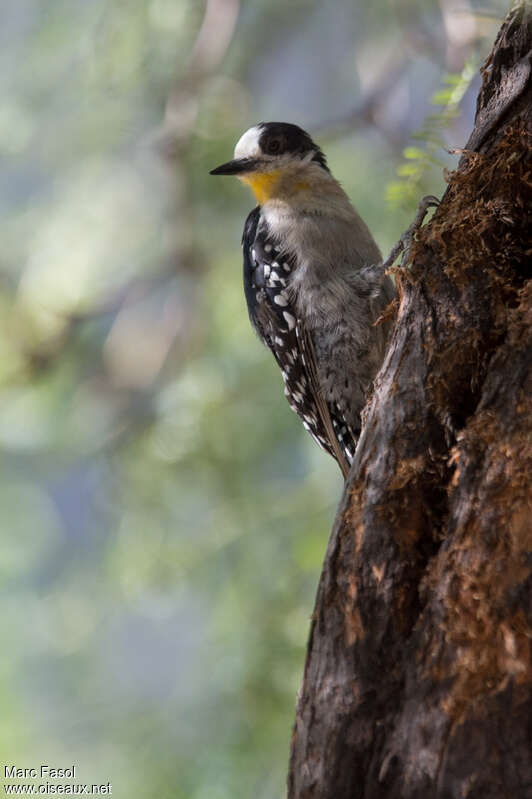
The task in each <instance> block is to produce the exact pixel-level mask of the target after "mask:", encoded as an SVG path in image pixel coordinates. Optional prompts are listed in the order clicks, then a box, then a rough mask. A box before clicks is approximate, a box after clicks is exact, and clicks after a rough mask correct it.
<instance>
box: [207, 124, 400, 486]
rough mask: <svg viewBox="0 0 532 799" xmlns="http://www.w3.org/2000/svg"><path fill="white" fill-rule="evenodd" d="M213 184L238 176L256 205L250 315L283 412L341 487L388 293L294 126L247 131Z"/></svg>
mask: <svg viewBox="0 0 532 799" xmlns="http://www.w3.org/2000/svg"><path fill="white" fill-rule="evenodd" d="M210 174H211V175H236V176H237V177H238V178H239V179H240V180H241V181H243V182H244V183H246V184H248V185H249V186H250V187H251V189H252V191H253V193H254V195H255V198H256V200H257V203H258V205H257V207H256V208H254V210H253V211H251V213H250V214H249V216H248V218H247V219H246V222H245V225H244V233H243V236H242V247H243V255H244V292H245V296H246V301H247V306H248V312H249V317H250V320H251V323H252V325H253V327H254V328H255V330H256V332H257V333H258V335H259V337H260V338H261V339H262V341H263V342H264V344H266V346H268V347H269V348H270V350H271V351H272V353H273V355H274V357H275V359H276V361H277V363H278V365H279V367H280V369H281V373H282V376H283V380H284V384H285V394H286V396H287V398H288V401H289V403H290V406H291V407H292V409H293V410H294V411H295V412H296V413H297V414H298V415H299V417H300V418H301V420H302V422H303V425H304V427H305V429H306V430H308V432H309V433H310V434H311V435H312V437H313V438H314V439H315V441H316V442H317V443H318V444H319V445H320V446H321V447H322V448H323V449H324V450H325V451H326V452H328V453H329V454H330V455H332V456H333V457H334V458H335V459H336V460H337V462H338V464H339V466H340V468H341V470H342V473H343V475H344V477H345V476H346V475H347V472H348V470H349V465H350V464H351V462H352V460H353V455H354V452H355V446H356V442H357V438H358V435H359V433H360V426H361V422H360V413H361V411H362V408H363V407H364V404H365V400H366V397H367V395H368V392H369V390H370V388H371V385H372V382H373V379H374V377H375V375H376V373H377V371H378V369H379V367H380V365H381V363H382V361H383V358H384V353H385V346H386V340H387V336H388V332H389V325H390V323H389V322H381V323H379V324H375V323H376V321H377V319H378V318H379V317H380V316H381V314H382V313H383V311H384V309H385V308H386V306H387V305H388V304H389V303H390V301H391V300H392V299H393V297H394V293H395V290H394V285H393V282H392V281H391V280H390V278H389V277H387V276H385V275H384V269H383V267H382V258H381V253H380V251H379V248H378V247H377V244H376V243H375V241H374V239H373V237H372V235H371V233H370V231H369V229H368V227H367V225H366V224H365V223H364V222H363V221H362V219H361V217H360V216H359V215H358V213H357V212H356V211H355V209H354V207H353V206H352V205H351V202H350V201H349V198H348V197H347V195H346V193H345V192H344V190H343V189H342V187H341V186H340V184H339V183H338V181H337V180H335V179H334V177H333V176H332V174H331V172H330V170H329V167H328V166H327V161H326V158H325V155H324V154H323V152H322V151H321V149H320V148H319V147H318V145H317V144H315V143H314V142H313V141H312V139H311V137H310V136H309V134H308V133H306V132H305V131H304V130H302V128H300V127H298V126H297V125H292V124H289V123H286V122H261V123H260V124H258V125H255V126H253V127H252V128H250V129H249V130H247V131H246V132H245V133H244V134H243V135H242V136H241V138H240V139H239V141H238V142H237V145H236V147H235V152H234V159H233V160H232V161H228V162H227V163H225V164H222V166H219V167H217V168H216V169H213V170H212V171H211V173H210Z"/></svg>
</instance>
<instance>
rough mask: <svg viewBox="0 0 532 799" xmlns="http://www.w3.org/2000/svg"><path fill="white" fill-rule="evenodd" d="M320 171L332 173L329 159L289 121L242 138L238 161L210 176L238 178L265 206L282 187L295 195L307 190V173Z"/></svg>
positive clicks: (260, 127)
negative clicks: (328, 162) (328, 165)
mask: <svg viewBox="0 0 532 799" xmlns="http://www.w3.org/2000/svg"><path fill="white" fill-rule="evenodd" d="M307 167H308V168H309V169H306V168H307ZM316 168H317V169H318V170H323V172H324V173H325V174H327V175H328V174H329V169H328V167H327V162H326V160H325V156H324V155H323V153H322V151H321V150H320V148H319V147H318V145H317V144H315V143H314V142H313V141H312V139H311V137H310V136H309V134H308V133H306V132H305V131H304V130H303V129H302V128H299V127H298V126H297V125H291V124H289V123H288V122H260V123H259V124H258V125H254V126H253V127H252V128H249V130H247V131H246V132H245V133H244V134H243V136H241V137H240V139H239V140H238V142H237V145H236V147H235V157H234V159H233V160H232V161H228V162H227V163H226V164H222V165H221V166H219V167H217V168H216V169H213V170H212V171H211V173H210V174H211V175H236V177H238V178H240V180H242V181H243V182H244V183H247V184H248V185H249V186H251V188H252V189H253V193H254V194H255V197H256V198H257V202H258V203H259V204H260V205H262V204H263V203H265V202H267V201H268V200H269V199H271V198H272V197H274V196H276V194H277V193H278V191H279V190H280V187H281V186H283V188H284V190H286V189H287V188H288V189H289V190H290V191H291V192H292V191H298V189H305V188H306V183H305V172H306V171H308V172H310V171H315V170H316Z"/></svg>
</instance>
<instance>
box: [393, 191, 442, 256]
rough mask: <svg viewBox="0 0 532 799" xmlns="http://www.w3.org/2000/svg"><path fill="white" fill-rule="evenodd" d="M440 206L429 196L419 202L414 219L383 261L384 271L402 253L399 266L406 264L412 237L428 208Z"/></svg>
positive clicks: (437, 201) (434, 198) (432, 196)
mask: <svg viewBox="0 0 532 799" xmlns="http://www.w3.org/2000/svg"><path fill="white" fill-rule="evenodd" d="M439 204H440V201H439V200H438V198H437V197H434V195H432V194H429V195H427V196H426V197H423V199H422V200H421V201H420V203H419V205H418V207H417V211H416V215H415V217H414V221H413V222H412V224H411V225H410V227H409V228H408V230H406V231H405V232H404V233H403V235H402V236H401V238H400V239H399V241H398V242H397V244H396V245H395V246H394V247H392V250H391V252H390V254H389V256H388V258H387V259H386V260H385V261H384V263H383V267H384V269H389V268H390V267H391V266H392V264H393V263H394V261H395V259H396V258H397V256H398V255H399V254H400V253H401V252H402V253H403V257H402V258H401V266H403V265H404V264H406V263H408V256H409V254H410V248H411V246H412V242H413V241H414V236H415V235H416V233H417V231H418V230H419V228H420V227H421V225H422V224H423V220H424V219H425V217H426V215H427V211H428V210H429V208H436V207H437V206H438V205H439Z"/></svg>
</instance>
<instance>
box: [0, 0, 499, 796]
mask: <svg viewBox="0 0 532 799" xmlns="http://www.w3.org/2000/svg"><path fill="white" fill-rule="evenodd" d="M451 5H452V4H451ZM464 7H465V8H466V11H467V9H468V8H469V6H468V4H467V3H466V4H465V6H464ZM499 10H501V9H499ZM470 11H471V10H470ZM470 11H469V12H468V13H469V16H468V17H467V24H468V25H469V28H468V30H469V31H470V35H469V34H468V35H469V38H468V39H467V37H466V38H465V39H464V36H463V35H458V34H453V33H452V30H453V28H452V26H450V25H449V24H448V21H449V19H451V20H452V9H450V4H449V3H448V2H443V0H441V2H439V3H438V2H435V0H434V2H429V0H426V2H425V1H422V0H417V2H416V0H401V2H394V1H393V0H389V1H388V0H377V2H372V3H371V4H366V3H363V2H352V0H338V2H336V3H335V4H334V5H333V6H325V5H323V4H320V3H319V2H317V0H308V1H307V0H297V2H293V3H289V4H288V3H285V2H281V0H275V2H267V1H266V0H243V2H242V3H239V2H238V0H209V2H208V3H207V4H205V3H204V2H196V0H83V1H82V0H78V2H72V0H54V2H49V0H8V2H6V3H4V4H3V5H2V25H1V26H0V38H1V39H2V46H1V47H0V62H1V66H2V68H1V69H0V84H1V88H2V97H3V103H2V108H1V109H0V155H1V158H2V167H3V168H2V173H1V175H0V186H1V189H2V191H1V194H0V198H1V206H0V207H1V211H2V213H1V216H0V234H1V239H2V243H3V247H2V255H1V260H0V278H1V282H0V333H1V335H0V396H1V401H2V414H1V417H0V448H1V450H2V461H1V464H0V505H1V507H2V511H3V512H2V517H1V526H2V531H1V532H2V547H1V548H0V574H1V577H2V582H1V586H2V587H1V591H2V602H3V609H4V610H3V614H2V619H1V622H0V624H1V627H0V630H1V637H2V643H3V649H4V653H5V654H4V657H3V658H2V661H1V665H0V701H1V709H2V713H1V716H0V756H1V759H2V761H3V762H5V763H8V764H15V765H17V766H20V767H38V766H39V765H40V764H41V763H48V764H50V765H53V766H68V765H70V764H71V763H75V764H76V765H77V767H78V778H79V781H80V782H87V783H92V782H98V783H105V782H107V781H110V782H111V783H112V784H113V795H114V796H117V797H135V799H148V798H150V799H151V798H152V797H157V798H158V799H165V798H166V797H168V798H169V799H170V798H171V799H238V798H239V797H242V799H244V797H246V799H247V797H249V796H255V797H256V798H257V799H262V798H264V799H275V798H276V797H280V796H282V794H283V784H284V778H285V772H286V764H287V757H288V746H289V737H290V732H291V724H292V720H293V712H294V705H295V697H296V691H297V688H298V685H299V682H300V679H301V674H302V668H303V659H304V648H305V643H306V637H307V634H308V628H309V618H310V615H311V612H312V604H313V597H314V593H315V589H316V585H317V580H318V576H319V569H320V564H321V561H322V558H323V554H324V551H325V547H326V544H327V537H328V533H329V530H330V527H331V523H332V520H333V516H334V511H335V506H336V503H337V500H338V498H339V496H340V493H341V479H340V473H339V471H338V469H337V467H336V466H335V464H334V463H333V462H332V460H331V459H330V458H328V457H327V456H326V455H325V454H324V453H322V452H321V451H320V450H318V449H317V448H316V447H315V445H314V444H313V442H312V441H311V440H310V438H309V437H308V436H306V435H305V433H304V431H303V429H302V427H301V426H300V424H299V422H298V420H297V419H296V417H295V415H294V414H292V413H291V412H290V410H289V408H288V406H287V404H286V402H285V400H284V397H283V392H282V386H281V380H280V376H279V374H278V370H277V368H276V366H275V364H274V363H273V359H272V358H271V357H270V355H269V353H268V352H266V351H265V350H264V348H263V347H262V346H261V345H260V344H259V342H258V341H257V340H256V338H255V337H254V336H253V334H252V332H251V329H250V327H249V322H248V319H247V314H246V310H245V305H244V298H243V293H242V288H241V265H240V257H241V256H240V248H239V239H240V233H241V228H242V224H243V220H244V217H245V215H246V214H247V212H248V211H249V209H250V208H251V207H252V204H253V203H252V200H251V197H250V196H248V195H247V194H246V192H245V190H244V189H243V188H242V186H240V185H239V184H238V183H237V181H232V180H229V179H227V180H221V179H220V180H216V181H213V180H212V178H210V177H209V175H208V170H209V169H210V168H212V167H213V166H215V165H216V164H218V163H220V162H222V161H224V160H227V158H228V157H229V156H230V154H231V151H232V148H233V146H234V143H235V141H236V139H237V138H238V136H239V135H240V134H241V133H242V131H243V130H245V129H246V128H247V127H248V126H250V125H251V124H253V123H255V122H257V121H258V120H260V119H265V118H266V119H267V118H277V119H284V120H286V121H294V122H296V123H299V124H301V125H303V126H305V127H308V128H309V129H311V131H312V132H315V131H316V132H317V133H316V135H317V137H318V138H319V141H320V143H322V145H323V147H324V149H325V151H326V153H327V154H328V157H329V163H330V165H331V168H332V170H333V172H334V173H335V174H336V175H337V176H338V177H339V178H341V180H342V182H343V184H344V186H345V188H346V190H347V191H348V193H349V194H350V195H351V196H352V198H353V200H354V202H355V204H356V205H357V207H358V208H359V210H360V211H361V213H362V215H363V216H364V218H365V219H366V220H367V222H368V224H369V225H370V227H371V228H372V230H373V231H374V234H375V236H376V238H377V240H378V242H379V244H380V245H381V247H382V249H383V251H384V250H387V249H388V248H389V247H390V246H391V244H393V242H394V241H395V239H396V238H397V237H398V235H399V234H400V233H401V232H402V230H403V229H404V228H405V227H406V226H407V224H408V223H409V221H410V210H409V203H410V201H411V200H412V199H414V196H413V195H414V194H415V193H417V191H418V184H419V181H417V182H415V181H414V182H412V181H411V180H410V179H411V178H412V177H413V173H412V172H409V173H408V174H407V175H404V176H403V177H406V178H407V182H410V183H412V185H414V184H415V190H414V191H413V192H411V193H410V195H408V196H406V195H404V194H402V193H401V192H403V188H401V190H400V192H399V194H398V193H397V190H394V191H395V195H394V196H395V198H396V199H399V200H400V205H401V206H402V207H396V206H391V205H390V204H389V203H387V202H386V199H385V198H386V193H387V187H388V186H389V184H390V182H391V181H392V180H393V176H394V174H395V170H396V169H397V167H398V165H399V164H401V163H402V152H403V150H404V148H405V146H407V145H408V143H409V141H410V136H411V134H412V133H413V132H414V131H416V130H419V129H420V128H421V127H422V125H423V120H424V118H425V116H426V114H427V111H428V100H427V98H429V97H430V96H431V94H432V93H433V92H434V91H435V90H436V88H437V87H439V86H441V84H442V75H443V74H445V73H446V72H449V71H450V72H454V73H457V72H459V71H461V70H462V68H463V64H464V63H465V62H466V59H467V58H471V57H472V55H473V54H474V52H476V50H477V49H478V48H480V49H481V50H482V52H485V51H486V49H487V47H488V46H489V40H490V37H492V36H493V33H494V31H495V29H496V22H495V23H494V22H493V21H490V22H489V23H488V22H485V21H484V22H482V21H477V20H476V18H475V16H474V15H472V14H471V13H470ZM449 15H450V16H449ZM471 20H473V22H471ZM471 25H472V26H473V27H471ZM453 36H454V38H453ZM460 36H461V38H460ZM457 37H458V38H457ZM486 37H487V38H486ZM466 69H467V68H466ZM463 75H464V73H462V78H461V79H460V82H459V83H456V82H455V83H453V84H452V85H451V86H450V89H451V94H449V95H448V96H447V95H446V97H445V98H441V97H440V102H441V101H442V99H443V100H444V101H445V106H446V108H447V109H448V110H449V109H451V108H452V109H453V116H452V118H451V116H450V115H449V116H448V117H446V119H445V124H446V128H445V130H444V131H443V132H442V131H439V127H440V120H437V124H436V130H437V131H438V135H442V136H443V139H444V141H443V143H445V144H446V146H449V145H450V144H452V145H454V146H460V145H461V144H463V143H464V142H465V140H466V138H467V133H468V128H469V126H470V124H471V119H472V113H473V105H474V86H473V90H472V91H469V92H465V96H462V95H463V92H462V88H463V89H464V90H465V89H466V88H467V86H466V83H465V78H464V77H463ZM468 80H469V78H468ZM457 92H458V93H459V94H460V96H458V94H457ZM459 105H460V111H461V116H460V117H456V116H455V115H454V111H455V110H457V109H458V106H459ZM439 146H440V145H439V144H438V147H439ZM429 152H430V159H429V160H431V159H432V158H433V157H434V158H438V159H440V158H442V159H443V161H444V163H446V164H452V163H453V162H452V160H451V159H449V157H448V156H447V155H446V154H445V153H444V152H443V151H442V152H441V153H440V152H437V150H436V149H431V150H430V151H429ZM422 153H423V154H421V151H420V150H413V149H410V150H406V153H405V155H406V158H407V161H408V162H409V163H412V165H415V166H416V168H417V163H416V162H418V161H419V162H422V165H423V163H424V161H425V160H426V159H427V155H426V151H425V150H424V149H423V150H422ZM423 169H424V167H423ZM423 174H424V172H423ZM416 180H417V179H416ZM430 180H431V183H430V185H427V186H426V188H425V187H424V191H430V192H431V193H438V192H440V191H441V190H442V188H443V185H444V184H443V179H442V177H441V172H440V171H438V172H437V173H436V174H435V173H431V178H430ZM401 186H404V181H403V182H402V183H401ZM420 193H421V192H420Z"/></svg>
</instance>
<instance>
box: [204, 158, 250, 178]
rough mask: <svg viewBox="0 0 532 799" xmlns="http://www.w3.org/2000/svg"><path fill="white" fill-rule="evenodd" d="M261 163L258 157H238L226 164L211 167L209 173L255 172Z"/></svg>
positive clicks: (235, 173)
mask: <svg viewBox="0 0 532 799" xmlns="http://www.w3.org/2000/svg"><path fill="white" fill-rule="evenodd" d="M258 164H259V159H258V158H236V159H235V160H234V161H228V162H227V163H226V164H222V165H221V166H217V167H216V169H211V171H210V172H209V175H241V174H242V173H244V172H253V170H254V169H256V168H257V166H258Z"/></svg>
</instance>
